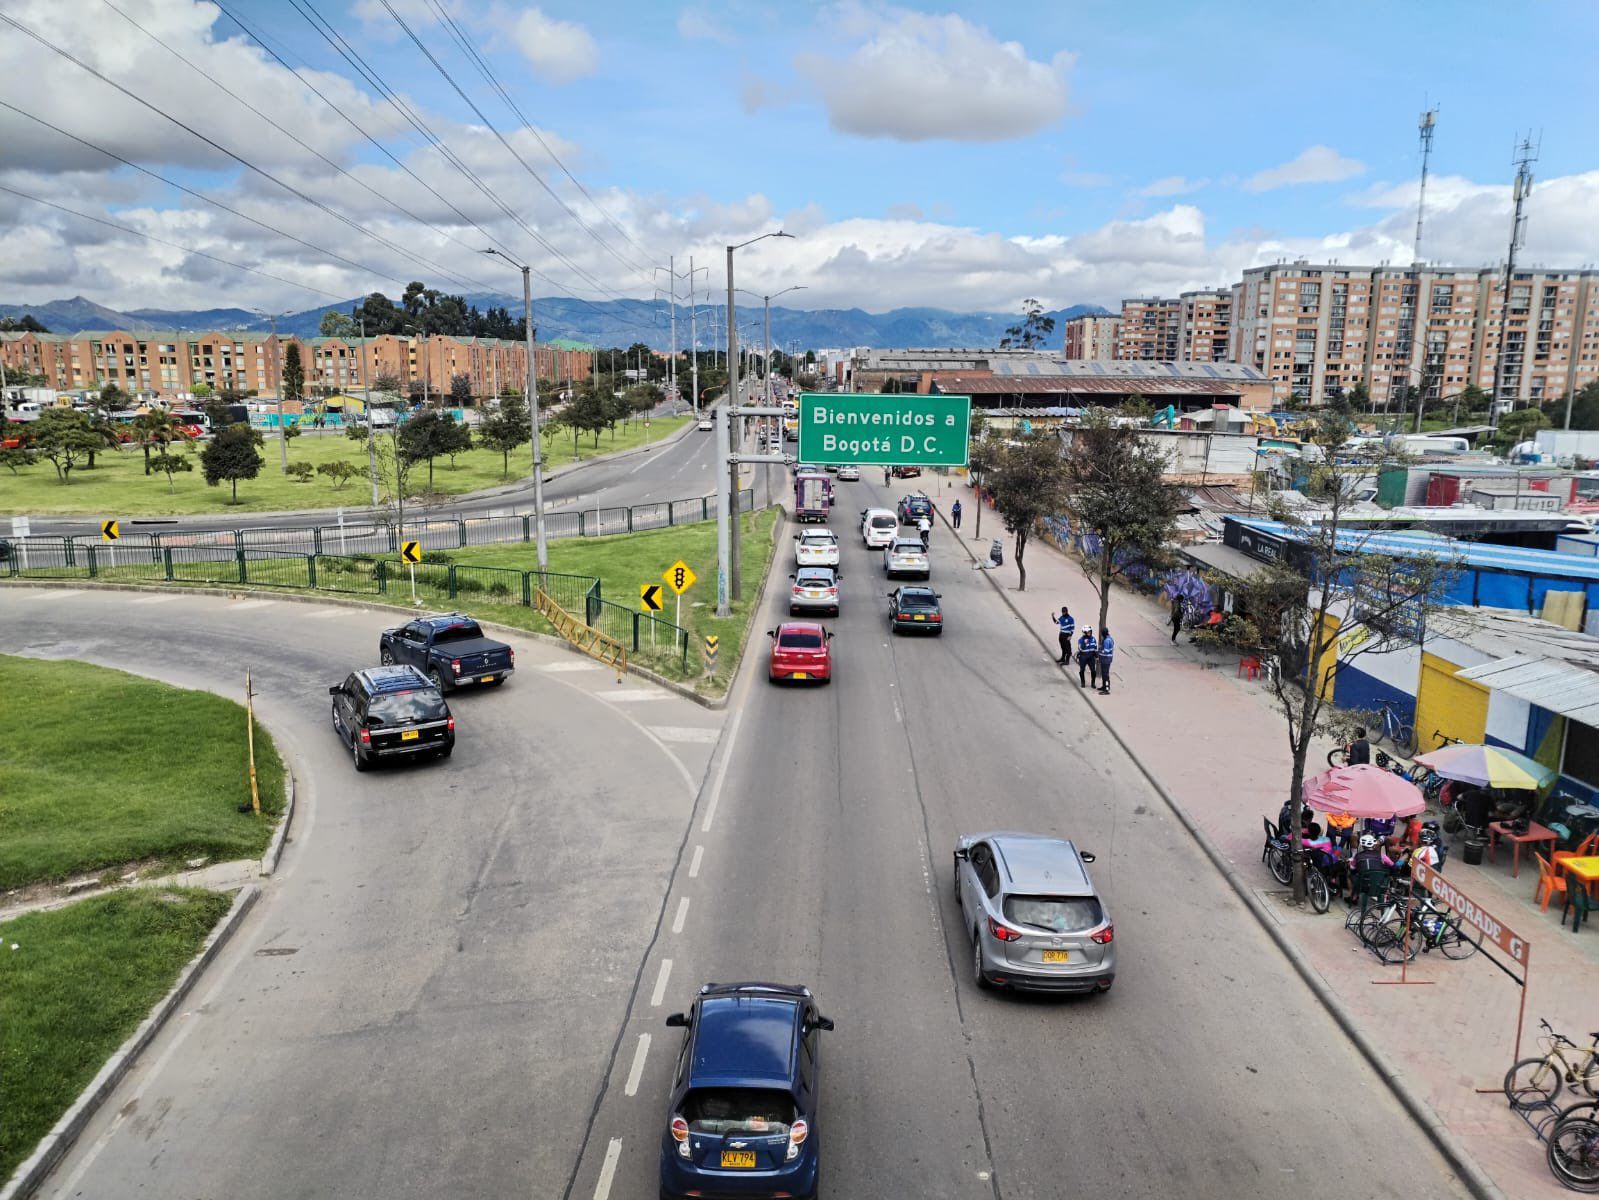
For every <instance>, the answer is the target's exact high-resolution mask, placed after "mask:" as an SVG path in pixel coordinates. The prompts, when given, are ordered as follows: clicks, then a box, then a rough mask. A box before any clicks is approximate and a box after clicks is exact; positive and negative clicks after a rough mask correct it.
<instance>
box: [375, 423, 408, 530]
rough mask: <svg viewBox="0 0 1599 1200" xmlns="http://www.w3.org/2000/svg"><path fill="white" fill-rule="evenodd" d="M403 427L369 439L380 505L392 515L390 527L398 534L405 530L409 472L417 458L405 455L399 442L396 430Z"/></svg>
mask: <svg viewBox="0 0 1599 1200" xmlns="http://www.w3.org/2000/svg"><path fill="white" fill-rule="evenodd" d="M407 424H409V422H407ZM403 428H404V426H395V427H393V428H391V429H390V430H389V431H388V432H387V433H385V434H383V435H382V436H380V437H374V438H373V441H372V457H373V460H374V462H375V464H376V465H375V471H374V474H375V475H376V478H377V484H378V487H379V488H380V489H381V490H382V493H383V502H384V506H385V507H386V508H387V509H388V511H389V513H390V514H391V515H392V516H393V519H394V527H395V529H396V530H397V531H398V532H399V533H400V534H401V535H403V534H404V533H405V500H406V497H407V496H409V495H410V494H411V471H412V469H413V468H414V467H415V466H416V463H417V462H418V461H419V460H417V459H413V458H411V457H409V456H408V455H407V454H406V453H405V449H404V447H403V446H402V445H401V443H400V430H401V429H403Z"/></svg>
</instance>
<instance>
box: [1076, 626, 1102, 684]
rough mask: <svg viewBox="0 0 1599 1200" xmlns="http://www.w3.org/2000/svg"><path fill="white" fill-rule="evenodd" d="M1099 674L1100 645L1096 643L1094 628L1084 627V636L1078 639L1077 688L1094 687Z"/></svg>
mask: <svg viewBox="0 0 1599 1200" xmlns="http://www.w3.org/2000/svg"><path fill="white" fill-rule="evenodd" d="M1098 672H1099V644H1098V643H1097V642H1095V641H1094V627H1093V626H1092V625H1085V626H1083V636H1082V637H1080V638H1078V639H1077V686H1078V687H1093V686H1094V684H1095V682H1096V681H1097V677H1098Z"/></svg>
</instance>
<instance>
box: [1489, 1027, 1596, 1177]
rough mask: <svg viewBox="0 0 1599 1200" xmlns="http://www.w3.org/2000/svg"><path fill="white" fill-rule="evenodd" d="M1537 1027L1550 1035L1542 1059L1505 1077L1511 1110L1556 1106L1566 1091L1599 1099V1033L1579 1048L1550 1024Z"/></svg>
mask: <svg viewBox="0 0 1599 1200" xmlns="http://www.w3.org/2000/svg"><path fill="white" fill-rule="evenodd" d="M1538 1024H1539V1025H1541V1026H1542V1027H1543V1029H1544V1032H1545V1033H1546V1034H1547V1035H1548V1036H1547V1037H1542V1038H1539V1042H1540V1043H1541V1044H1542V1045H1543V1046H1544V1054H1543V1056H1542V1057H1541V1058H1524V1059H1522V1060H1521V1061H1520V1062H1518V1063H1516V1064H1515V1066H1513V1067H1511V1068H1510V1070H1509V1071H1507V1072H1506V1073H1505V1096H1506V1097H1507V1098H1508V1099H1509V1101H1510V1106H1511V1107H1512V1108H1516V1109H1520V1110H1521V1111H1523V1112H1526V1111H1528V1110H1530V1109H1534V1108H1537V1107H1539V1106H1540V1105H1547V1104H1553V1103H1554V1099H1555V1097H1556V1096H1558V1095H1560V1090H1561V1088H1563V1087H1571V1088H1578V1087H1580V1088H1581V1089H1582V1090H1583V1091H1584V1092H1586V1093H1587V1094H1588V1095H1589V1096H1591V1097H1593V1098H1594V1099H1599V1031H1596V1032H1594V1033H1590V1034H1589V1035H1588V1037H1589V1039H1590V1040H1589V1043H1588V1045H1586V1046H1579V1045H1577V1043H1576V1042H1574V1041H1572V1040H1571V1039H1570V1038H1568V1037H1567V1036H1566V1035H1565V1034H1563V1033H1556V1032H1555V1030H1554V1029H1553V1028H1551V1027H1550V1025H1549V1022H1548V1021H1544V1020H1540V1021H1539V1022H1538ZM1551 1165H1553V1164H1551Z"/></svg>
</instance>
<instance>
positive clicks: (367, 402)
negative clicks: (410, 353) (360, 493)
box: [356, 313, 378, 516]
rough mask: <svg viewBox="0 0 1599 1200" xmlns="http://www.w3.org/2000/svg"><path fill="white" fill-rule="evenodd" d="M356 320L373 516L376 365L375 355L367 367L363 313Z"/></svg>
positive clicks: (376, 450)
mask: <svg viewBox="0 0 1599 1200" xmlns="http://www.w3.org/2000/svg"><path fill="white" fill-rule="evenodd" d="M356 319H357V320H358V321H360V322H361V363H362V367H361V388H362V392H363V395H364V397H365V398H364V400H363V403H362V407H363V408H365V409H366V471H367V474H368V475H369V476H370V477H371V479H372V512H373V515H374V516H375V515H376V514H377V508H378V445H377V435H376V434H375V433H374V432H373V428H374V427H373V423H372V366H375V365H376V363H377V355H376V354H374V355H373V356H372V364H371V365H368V364H367V361H366V352H367V351H368V350H370V349H371V348H372V347H371V346H369V345H368V344H367V340H366V315H365V314H364V313H363V314H362V315H361V316H360V317H357V318H356Z"/></svg>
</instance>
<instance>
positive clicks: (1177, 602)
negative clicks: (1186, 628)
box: [1171, 596, 1183, 646]
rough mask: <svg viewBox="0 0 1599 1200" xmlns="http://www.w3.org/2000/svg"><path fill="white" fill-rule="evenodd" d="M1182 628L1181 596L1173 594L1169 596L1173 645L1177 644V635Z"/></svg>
mask: <svg viewBox="0 0 1599 1200" xmlns="http://www.w3.org/2000/svg"><path fill="white" fill-rule="evenodd" d="M1182 629H1183V598H1182V597H1181V596H1173V597H1172V598H1171V640H1172V645H1174V646H1175V645H1176V644H1177V635H1178V634H1179V633H1181V632H1182Z"/></svg>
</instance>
